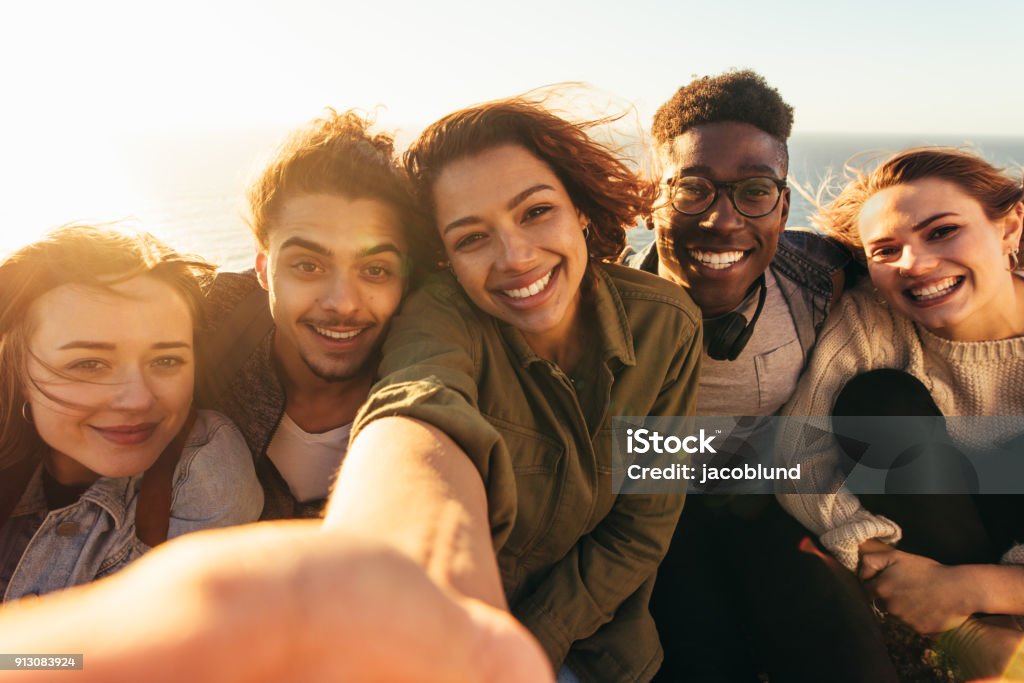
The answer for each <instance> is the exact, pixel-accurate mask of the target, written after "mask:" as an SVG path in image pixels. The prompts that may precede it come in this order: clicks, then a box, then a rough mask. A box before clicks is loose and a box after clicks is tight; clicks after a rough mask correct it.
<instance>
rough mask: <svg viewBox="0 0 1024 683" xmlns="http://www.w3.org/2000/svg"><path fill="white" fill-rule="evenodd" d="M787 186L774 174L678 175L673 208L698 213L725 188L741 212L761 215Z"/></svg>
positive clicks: (692, 214) (691, 213)
mask: <svg viewBox="0 0 1024 683" xmlns="http://www.w3.org/2000/svg"><path fill="white" fill-rule="evenodd" d="M784 189H786V181H785V180H776V179H775V178H768V177H760V176H759V177H756V178H744V179H743V180H737V181H736V182H733V183H716V182H715V181H713V180H708V179H707V178H703V177H701V176H696V175H688V176H683V177H682V178H677V179H676V180H675V181H674V182H673V183H672V185H671V187H670V192H671V194H672V208H673V209H675V210H676V211H678V212H679V213H681V214H685V215H687V216H697V215H700V214H702V213H704V212H705V211H707V210H708V209H710V208H711V205H712V204H714V203H715V200H716V199H718V193H719V192H721V191H723V190H724V191H725V194H726V195H727V196H728V197H729V201H731V202H732V205H733V207H735V209H736V211H737V212H739V214H740V215H741V216H746V217H747V218H760V217H761V216H767V215H768V214H770V213H771V212H772V211H774V210H775V207H776V206H778V205H779V197H781V196H782V191H783V190H784Z"/></svg>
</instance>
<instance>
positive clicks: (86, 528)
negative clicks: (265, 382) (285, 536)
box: [0, 410, 263, 601]
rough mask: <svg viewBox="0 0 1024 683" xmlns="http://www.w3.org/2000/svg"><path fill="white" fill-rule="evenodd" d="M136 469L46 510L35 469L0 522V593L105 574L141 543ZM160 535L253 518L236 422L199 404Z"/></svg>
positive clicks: (141, 548)
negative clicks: (137, 530)
mask: <svg viewBox="0 0 1024 683" xmlns="http://www.w3.org/2000/svg"><path fill="white" fill-rule="evenodd" d="M141 483H142V475H141V474H138V475H135V476H132V477H119V478H116V479H115V478H109V477H101V478H100V479H98V480H96V482H95V483H94V484H93V485H92V486H90V487H89V489H88V490H86V492H85V493H83V494H82V496H81V498H79V499H78V501H76V502H75V503H72V504H71V505H68V506H66V507H63V508H59V509H57V510H50V511H48V510H47V506H46V498H45V496H44V494H43V486H42V468H39V469H38V470H36V473H35V474H34V475H33V477H32V479H31V481H30V482H29V485H28V487H27V489H26V490H25V493H24V494H23V495H22V497H21V500H20V501H19V502H18V505H17V506H16V507H15V509H14V512H13V513H12V515H11V517H10V519H8V520H7V523H6V524H5V525H4V527H3V529H0V592H2V595H3V600H4V601H8V600H14V599H17V598H20V597H23V596H26V595H41V594H43V593H49V592H52V591H56V590H60V589H62V588H67V587H70V586H74V585H78V584H82V583H88V582H89V581H92V580H94V579H98V578H100V577H103V576H106V575H107V574H111V573H113V572H115V571H117V570H119V569H121V568H122V567H124V566H125V565H126V564H128V563H129V562H131V561H133V560H135V559H137V558H138V557H139V556H141V555H142V554H143V553H145V552H146V551H147V550H149V547H148V546H146V545H145V544H144V543H143V542H142V541H140V540H139V539H138V538H136V536H135V505H136V502H137V501H138V496H139V489H140V486H141ZM172 491H173V493H172V499H171V511H170V519H169V525H168V531H167V537H168V538H173V537H175V536H181V535H182V534H186V533H189V532H190V531H199V530H200V529H210V528H214V527H224V526H231V525H233V524H244V523H246V522H251V521H254V520H256V519H257V518H258V517H259V515H260V511H261V510H262V509H263V492H262V491H261V489H260V485H259V482H258V481H257V479H256V473H255V472H254V471H253V466H252V458H251V457H250V455H249V449H248V448H247V447H246V445H245V440H244V439H243V438H242V435H241V434H240V433H239V431H238V429H237V428H236V427H235V426H234V425H233V424H232V423H231V422H230V421H229V420H228V419H227V418H226V417H224V416H223V415H221V414H219V413H215V412H213V411H209V410H201V411H199V412H198V414H197V418H196V422H195V425H194V427H193V428H192V432H191V433H190V434H189V437H188V440H187V441H186V443H185V448H184V450H183V452H182V455H181V459H180V460H179V461H178V465H177V467H176V469H175V472H174V483H173V489H172Z"/></svg>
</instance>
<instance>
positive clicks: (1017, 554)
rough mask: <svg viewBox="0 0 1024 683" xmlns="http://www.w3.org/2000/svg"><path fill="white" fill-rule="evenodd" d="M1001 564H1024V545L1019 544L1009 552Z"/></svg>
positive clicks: (1005, 554)
mask: <svg viewBox="0 0 1024 683" xmlns="http://www.w3.org/2000/svg"><path fill="white" fill-rule="evenodd" d="M999 562H1000V563H1001V564H1024V543H1018V544H1017V545H1015V546H1013V547H1012V548H1010V549H1009V550H1007V551H1006V552H1005V553H1004V554H1003V557H1002V559H1001V560H999Z"/></svg>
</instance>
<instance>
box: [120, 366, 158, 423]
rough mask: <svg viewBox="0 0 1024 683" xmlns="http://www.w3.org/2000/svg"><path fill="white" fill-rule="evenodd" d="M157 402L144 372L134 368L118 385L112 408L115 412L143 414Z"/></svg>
mask: <svg viewBox="0 0 1024 683" xmlns="http://www.w3.org/2000/svg"><path fill="white" fill-rule="evenodd" d="M155 401H156V396H155V395H154V394H153V390H152V389H151V388H150V386H149V382H148V381H147V379H146V376H145V375H144V374H143V372H142V370H140V369H138V368H133V369H131V370H130V371H128V373H127V374H126V375H125V376H124V378H123V379H122V380H121V382H119V383H118V384H117V385H116V389H115V391H114V396H113V398H112V399H111V401H110V407H111V408H112V409H114V410H123V411H130V412H135V413H143V412H146V411H148V410H149V409H150V408H151V407H152V406H153V403H154V402H155Z"/></svg>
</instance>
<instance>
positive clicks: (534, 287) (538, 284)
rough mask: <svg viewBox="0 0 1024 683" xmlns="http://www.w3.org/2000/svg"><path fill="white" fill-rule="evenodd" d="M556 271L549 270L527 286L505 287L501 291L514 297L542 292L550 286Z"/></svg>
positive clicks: (523, 296)
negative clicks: (517, 287) (552, 275)
mask: <svg viewBox="0 0 1024 683" xmlns="http://www.w3.org/2000/svg"><path fill="white" fill-rule="evenodd" d="M554 272H555V271H554V270H553V269H552V270H549V271H548V274H547V275H545V276H544V277H542V278H540V279H539V280H534V281H533V282H532V283H531V284H529V285H527V286H526V287H520V288H519V289H503V290H501V292H502V293H503V294H504V295H505V296H507V297H509V298H512V299H525V298H526V297H528V296H534V295H535V294H540V293H541V292H543V291H544V289H545V288H546V287H547V286H548V283H549V282H551V274H552V273H554Z"/></svg>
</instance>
